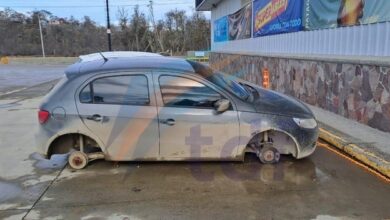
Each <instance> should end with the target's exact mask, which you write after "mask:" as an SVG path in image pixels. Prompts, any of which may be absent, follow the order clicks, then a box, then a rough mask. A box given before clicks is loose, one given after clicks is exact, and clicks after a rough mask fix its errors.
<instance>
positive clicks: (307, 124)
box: [293, 118, 317, 129]
mask: <svg viewBox="0 0 390 220" xmlns="http://www.w3.org/2000/svg"><path fill="white" fill-rule="evenodd" d="M293 119H294V121H295V123H297V125H298V126H299V127H301V128H307V129H313V128H315V127H317V122H316V120H315V119H314V118H307V119H303V118H293Z"/></svg>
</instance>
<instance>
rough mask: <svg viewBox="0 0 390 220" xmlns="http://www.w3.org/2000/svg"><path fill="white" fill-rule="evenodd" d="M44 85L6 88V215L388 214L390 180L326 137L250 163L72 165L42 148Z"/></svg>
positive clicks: (1, 205) (2, 210) (0, 106)
mask: <svg viewBox="0 0 390 220" xmlns="http://www.w3.org/2000/svg"><path fill="white" fill-rule="evenodd" d="M50 85H51V83H45V84H42V85H39V86H37V88H38V87H39V88H44V87H45V86H46V87H45V88H50ZM30 91H31V92H30ZM34 91H35V92H34ZM43 91H44V89H36V90H34V88H31V89H29V90H25V91H23V93H15V94H10V95H8V96H7V97H6V98H4V97H0V115H1V117H0V124H1V126H0V149H1V150H2V152H1V153H0V219H7V218H9V219H21V218H23V217H25V218H26V219H45V218H46V219H50V218H52V219H80V218H83V219H200V218H202V219H238V218H241V219H388V218H390V202H389V201H390V184H389V183H387V182H385V181H383V180H382V179H380V178H378V177H377V176H375V175H373V174H372V173H371V172H368V171H367V170H365V169H362V168H361V167H359V166H357V165H356V164H354V163H352V162H350V161H349V160H346V159H344V158H343V157H340V156H339V155H337V154H335V153H333V152H332V151H330V150H328V149H327V148H323V147H319V148H318V149H317V151H316V152H315V153H314V154H313V155H312V156H311V157H309V158H307V159H303V160H294V159H292V158H289V157H283V158H282V161H281V163H279V164H277V165H262V164H260V163H259V162H258V160H257V159H256V158H255V157H253V156H250V155H248V157H247V160H246V162H245V163H230V162H222V163H217V162H203V163H178V162H176V163H113V162H107V161H95V162H92V163H91V164H90V165H89V166H88V167H87V169H85V170H81V171H73V170H71V169H70V168H68V167H66V166H65V163H66V155H65V156H64V155H58V156H56V157H55V158H54V159H52V160H50V161H49V160H45V159H43V158H42V157H41V156H40V155H38V154H36V153H34V151H35V149H34V131H35V128H36V126H37V116H36V112H37V109H36V107H37V105H38V103H39V101H40V99H41V98H40V97H37V96H40V95H42V92H43ZM23 94H24V95H23ZM27 95H28V96H27ZM26 97H27V98H26Z"/></svg>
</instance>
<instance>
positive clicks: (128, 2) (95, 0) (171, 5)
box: [0, 0, 208, 25]
mask: <svg viewBox="0 0 390 220" xmlns="http://www.w3.org/2000/svg"><path fill="white" fill-rule="evenodd" d="M105 2H106V1H105V0H0V10H3V8H4V7H10V8H12V9H14V10H16V11H19V12H28V11H33V10H42V9H43V10H47V11H50V12H52V13H53V14H54V15H56V16H59V17H70V16H72V15H73V16H74V17H75V18H77V19H82V18H83V17H84V16H89V17H91V18H92V19H93V20H94V21H96V22H97V23H98V24H101V25H105V22H106V20H105V19H106V12H105V4H106V3H105ZM153 2H154V12H155V16H156V18H158V19H160V18H162V17H163V16H164V14H165V13H166V12H167V11H169V10H171V9H175V8H177V9H180V10H185V11H186V12H187V14H191V12H192V11H193V10H194V8H195V0H154V1H153ZM109 4H110V18H111V21H112V23H117V12H118V8H119V7H121V6H124V7H125V8H127V9H128V11H129V12H132V10H133V8H134V5H137V4H138V5H139V6H140V10H141V11H142V12H144V13H145V14H146V15H148V14H149V12H148V8H147V5H148V4H149V0H109ZM206 15H207V14H206ZM207 16H208V15H207Z"/></svg>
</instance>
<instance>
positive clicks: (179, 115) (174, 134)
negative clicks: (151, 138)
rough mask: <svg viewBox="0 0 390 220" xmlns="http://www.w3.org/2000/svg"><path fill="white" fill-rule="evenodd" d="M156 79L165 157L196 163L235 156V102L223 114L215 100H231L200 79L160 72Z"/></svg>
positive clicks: (236, 141) (236, 137)
mask: <svg viewBox="0 0 390 220" xmlns="http://www.w3.org/2000/svg"><path fill="white" fill-rule="evenodd" d="M153 77H154V84H155V88H156V89H155V91H156V98H157V105H158V114H159V129H160V156H161V157H162V158H164V159H170V160H187V159H194V160H196V159H229V158H234V157H235V156H236V154H237V150H236V149H237V147H238V139H239V122H238V114H237V111H236V110H235V107H234V103H232V108H231V109H229V110H228V111H226V112H224V113H221V114H217V113H216V112H215V110H214V108H213V103H214V102H215V101H217V100H219V99H221V98H225V99H228V98H227V96H225V95H224V94H223V93H222V92H221V91H220V90H218V89H217V88H216V87H214V86H213V85H212V84H210V83H208V82H207V81H206V80H202V79H201V78H200V77H195V76H190V75H187V74H181V73H176V74H175V73H173V72H159V73H156V74H153ZM156 85H157V86H156Z"/></svg>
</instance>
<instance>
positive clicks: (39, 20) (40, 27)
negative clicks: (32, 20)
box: [38, 13, 46, 58]
mask: <svg viewBox="0 0 390 220" xmlns="http://www.w3.org/2000/svg"><path fill="white" fill-rule="evenodd" d="M38 23H39V32H40V34H41V46H42V56H43V58H45V57H46V55H45V45H44V44H43V34H42V25H41V15H40V14H39V13H38Z"/></svg>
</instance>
